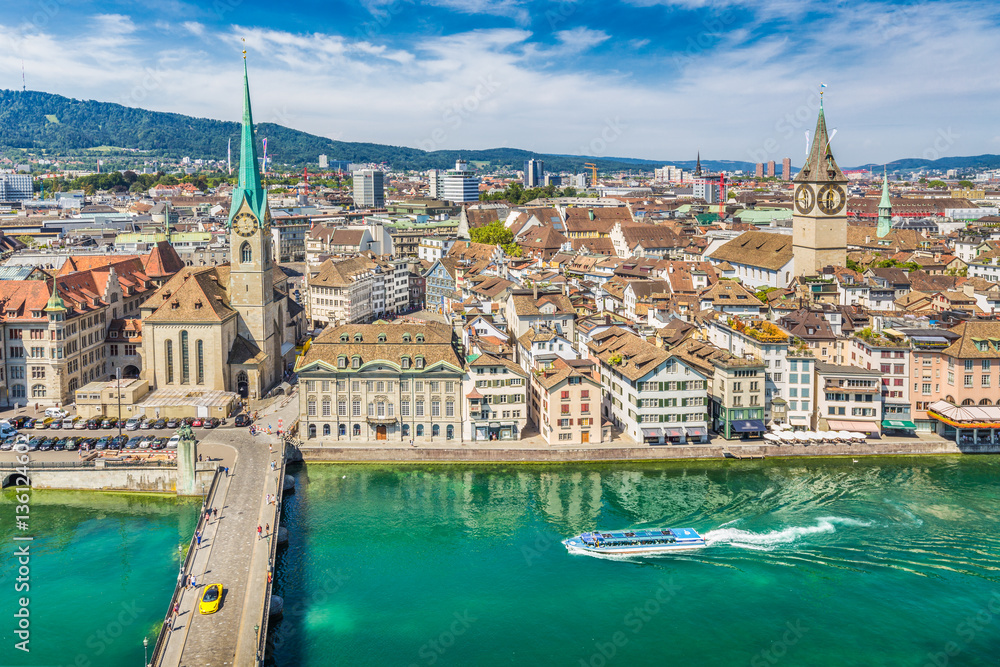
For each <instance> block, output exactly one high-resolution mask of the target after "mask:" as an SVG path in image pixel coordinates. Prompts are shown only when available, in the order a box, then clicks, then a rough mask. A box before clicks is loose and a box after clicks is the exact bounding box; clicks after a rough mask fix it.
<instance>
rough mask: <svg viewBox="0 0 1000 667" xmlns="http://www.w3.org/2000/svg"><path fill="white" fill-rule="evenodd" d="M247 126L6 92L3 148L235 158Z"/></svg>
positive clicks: (362, 155)
mask: <svg viewBox="0 0 1000 667" xmlns="http://www.w3.org/2000/svg"><path fill="white" fill-rule="evenodd" d="M257 133H258V135H257V136H258V137H267V138H268V155H270V156H271V157H272V158H273V159H274V162H275V163H277V164H289V165H298V166H302V165H307V164H308V165H315V164H317V161H318V159H319V155H320V154H325V155H328V156H329V158H330V160H346V161H348V162H357V163H366V162H374V163H382V162H385V163H388V164H389V165H391V166H392V167H393V168H395V169H449V168H452V167H454V164H455V160H456V159H458V158H459V157H461V158H463V159H465V160H468V161H471V162H489V163H490V164H491V165H493V166H503V165H510V166H512V167H514V168H515V169H520V168H521V167H522V166H523V164H524V161H525V160H527V159H530V158H541V159H543V160H545V167H546V170H549V171H575V172H581V171H583V170H584V167H583V165H584V163H586V162H595V163H596V164H597V165H598V168H599V169H600V170H601V171H612V170H619V169H645V170H651V169H652V168H653V167H654V166H661V165H663V164H675V165H677V166H678V167H682V168H687V169H690V168H693V166H694V162H693V161H680V162H677V161H675V162H657V161H651V160H638V159H631V158H594V157H587V156H569V155H544V154H539V153H533V152H531V151H525V150H520V149H516V148H491V149H487V150H461V151H458V150H442V151H433V152H427V151H423V150H420V149H417V148H408V147H405V146H387V145H382V144H370V143H354V142H346V141H332V140H330V139H327V138H325V137H320V136H316V135H314V134H309V133H307V132H300V131H298V130H293V129H291V128H287V127H284V126H281V125H275V124H273V123H260V124H258V125H257ZM239 135H240V126H239V123H236V122H225V121H219V120H212V119H209V118H193V117H191V116H183V115H181V114H176V113H162V112H158V111H147V110H145V109H136V108H133V107H126V106H122V105H120V104H113V103H109V102H95V101H93V100H76V99H70V98H68V97H63V96H61V95H53V94H51V93H43V92H37V91H27V92H22V91H12V90H0V148H23V149H29V150H36V151H37V150H41V149H45V150H47V151H51V152H54V153H56V154H60V153H65V152H68V151H75V150H80V149H86V148H96V147H99V146H114V147H119V148H130V149H140V150H144V151H152V153H153V154H154V155H155V156H158V157H166V158H181V157H184V156H190V157H192V158H205V159H217V160H220V159H225V157H226V147H227V144H228V142H229V139H230V138H232V140H233V146H234V149H233V151H234V152H233V160H236V159H237V158H238V155H237V153H238V152H239ZM703 164H704V165H705V166H706V167H707V168H709V169H747V168H750V169H752V168H753V165H750V164H749V163H745V162H721V161H720V162H718V163H716V162H712V161H707V160H705V161H703Z"/></svg>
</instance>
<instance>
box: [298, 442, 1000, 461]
mask: <svg viewBox="0 0 1000 667" xmlns="http://www.w3.org/2000/svg"><path fill="white" fill-rule="evenodd" d="M927 454H1000V445H981V446H963V447H961V448H960V447H959V446H958V445H957V444H956V443H955V442H953V441H950V440H940V441H925V440H915V441H909V442H907V441H874V442H866V443H863V444H825V445H770V444H760V445H757V444H754V445H742V444H739V445H737V444H726V445H681V446H677V445H674V446H669V445H665V446H647V447H627V446H625V447H579V448H572V447H564V448H552V449H542V448H518V447H509V448H501V447H483V448H474V447H455V448H451V447H448V448H429V447H426V448H425V447H420V448H410V447H377V446H370V447H301V448H298V450H297V451H296V452H295V454H293V455H292V456H291V457H290V459H291V460H302V461H305V462H318V461H328V462H355V463H360V462H373V463H382V462H408V463H427V462H442V463H449V462H456V463H457V462H469V463H514V462H524V463H528V462H532V463H567V462H587V461H590V462H593V461H655V460H673V459H723V458H734V459H735V458H758V459H759V458H761V457H766V458H779V457H820V456H853V457H857V456H892V455H897V456H899V455H901V456H917V455H927Z"/></svg>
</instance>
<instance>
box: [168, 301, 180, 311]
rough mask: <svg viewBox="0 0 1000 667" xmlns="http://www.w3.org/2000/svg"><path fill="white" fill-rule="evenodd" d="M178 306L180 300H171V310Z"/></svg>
mask: <svg viewBox="0 0 1000 667" xmlns="http://www.w3.org/2000/svg"><path fill="white" fill-rule="evenodd" d="M180 307H181V302H180V301H173V302H171V304H170V309H171V310H177V309H178V308H180Z"/></svg>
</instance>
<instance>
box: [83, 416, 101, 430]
mask: <svg viewBox="0 0 1000 667" xmlns="http://www.w3.org/2000/svg"><path fill="white" fill-rule="evenodd" d="M102 421H104V418H103V417H94V418H93V419H88V420H87V428H88V429H89V430H91V431H96V430H97V429H99V428H101V422H102Z"/></svg>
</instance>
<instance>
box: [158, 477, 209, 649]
mask: <svg viewBox="0 0 1000 667" xmlns="http://www.w3.org/2000/svg"><path fill="white" fill-rule="evenodd" d="M221 477H222V467H221V466H219V467H218V468H216V469H215V476H214V477H212V485H211V486H210V487H209V488H208V493H206V494H205V501H204V502H203V503H202V508H201V512H199V514H198V523H197V525H196V526H195V532H198V531H199V530H204V529H205V524H206V523H207V522H208V521H207V519H206V517H205V507H206V506H207V505H208V499H209V498H213V497H214V496H215V492H216V490H217V489H218V488H219V479H220V478H221ZM197 550H198V546H197V544H196V539H195V537H194V534H192V535H191V542H190V543H189V544H188V551H187V557H186V558H185V559H184V566H183V567H182V568H181V571H180V573H179V574H178V575H177V585H176V586H174V594H173V595H171V596H170V603H169V604H168V605H167V615H166V616H164V617H163V625H161V626H160V634H159V635H157V637H156V644H154V645H153V653H152V655H151V656H150V660H149V663H148V664H150V665H155V664H158V662H159V660H160V658H161V657H162V656H161V653H162V652H163V647H164V646H165V645H166V643H167V637H168V636H169V635H170V630H169V629H168V627H169V623H168V621H169V620H170V615H171V614H172V613H173V611H174V604H176V603H177V602H178V601H179V600H180V597H181V595H182V593H183V591H184V589H185V588H186V587H185V586H184V582H185V580H186V579H187V577H186V576H184V575H185V573H187V572H188V571H190V569H191V563H192V562H193V561H194V559H195V556H196V554H197Z"/></svg>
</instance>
